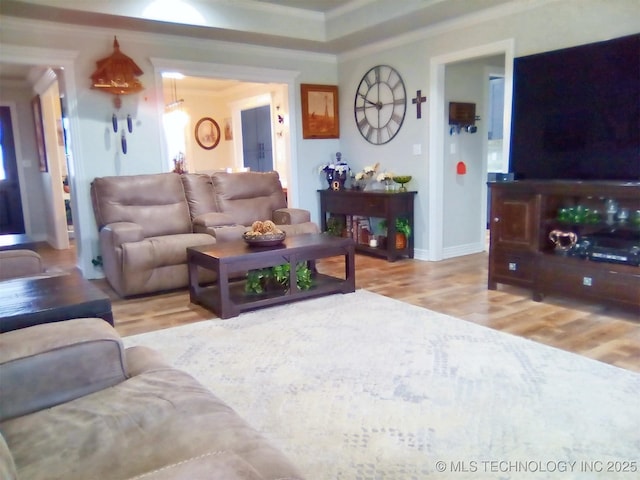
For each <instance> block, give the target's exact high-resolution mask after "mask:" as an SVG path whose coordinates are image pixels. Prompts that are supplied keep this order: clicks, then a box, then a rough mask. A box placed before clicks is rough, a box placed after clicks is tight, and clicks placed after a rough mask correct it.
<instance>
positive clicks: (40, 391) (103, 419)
mask: <svg viewBox="0 0 640 480" xmlns="http://www.w3.org/2000/svg"><path fill="white" fill-rule="evenodd" d="M223 373H224V372H221V374H223ZM0 379H1V382H0V383H1V388H0V433H1V435H0V478H1V479H3V480H5V479H6V480H17V479H23V480H89V479H95V480H125V479H129V480H134V479H139V480H142V479H145V480H173V479H175V480H178V479H207V480H215V479H219V480H236V479H237V480H240V479H243V480H285V479H290V480H295V479H301V478H302V477H301V475H300V473H299V472H298V471H297V469H296V468H295V467H294V466H293V464H292V463H291V462H290V461H289V460H288V459H287V458H286V457H285V456H284V455H283V453H282V452H281V451H280V450H279V449H278V448H276V446H275V445H273V444H272V442H271V441H269V440H268V439H267V438H266V437H265V436H263V435H262V434H260V433H259V432H257V431H256V430H255V429H253V428H252V427H251V426H249V425H248V424H247V423H246V422H245V421H244V420H243V419H242V418H240V416H239V415H238V414H237V413H236V412H235V411H234V410H233V409H232V408H231V407H230V406H228V405H227V404H225V403H224V402H223V401H222V400H220V399H219V398H218V397H216V396H215V395H214V393H212V392H211V391H209V390H208V389H207V388H205V387H204V386H203V385H202V384H200V383H199V382H198V381H196V380H195V379H194V378H193V377H191V376H190V375H188V374H187V373H185V372H183V371H181V370H179V369H176V368H174V367H171V366H169V365H168V364H166V363H164V362H163V361H162V359H161V358H160V356H159V354H158V353H157V352H155V351H154V350H152V349H149V348H146V347H141V346H137V347H130V348H126V349H125V348H124V346H123V343H122V340H121V339H120V337H119V336H118V335H117V333H116V332H115V330H114V329H113V327H111V326H110V325H109V324H107V322H105V321H103V320H101V319H96V318H83V319H75V320H67V321H63V322H55V323H45V324H41V325H36V326H33V327H28V328H23V329H19V330H14V331H12V332H7V333H3V334H1V335H0ZM247 394H248V395H250V394H253V395H259V394H260V393H259V392H256V391H254V392H251V391H247Z"/></svg>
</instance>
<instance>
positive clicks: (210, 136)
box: [195, 117, 220, 150]
mask: <svg viewBox="0 0 640 480" xmlns="http://www.w3.org/2000/svg"><path fill="white" fill-rule="evenodd" d="M195 136H196V142H197V143H198V145H200V147H201V148H204V149H205V150H213V149H214V148H215V147H216V146H217V145H218V143H220V126H219V125H218V122H216V121H215V120H214V119H213V118H211V117H205V118H201V119H200V120H198V123H196V131H195Z"/></svg>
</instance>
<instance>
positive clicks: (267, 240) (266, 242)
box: [242, 232, 287, 247]
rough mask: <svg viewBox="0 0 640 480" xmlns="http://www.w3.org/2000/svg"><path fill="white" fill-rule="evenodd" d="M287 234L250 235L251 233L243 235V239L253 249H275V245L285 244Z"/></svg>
mask: <svg viewBox="0 0 640 480" xmlns="http://www.w3.org/2000/svg"><path fill="white" fill-rule="evenodd" d="M286 236H287V234H286V233H285V232H282V233H264V234H262V235H250V232H245V233H243V234H242V238H243V239H244V241H245V242H247V245H249V246H251V247H273V246H274V245H280V244H281V243H282V242H284V239H285V237H286Z"/></svg>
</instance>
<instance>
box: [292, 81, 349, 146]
mask: <svg viewBox="0 0 640 480" xmlns="http://www.w3.org/2000/svg"><path fill="white" fill-rule="evenodd" d="M300 94H301V96H302V102H301V103H302V138H340V120H339V118H338V87H337V86H335V85H310V84H306V83H303V84H301V85H300Z"/></svg>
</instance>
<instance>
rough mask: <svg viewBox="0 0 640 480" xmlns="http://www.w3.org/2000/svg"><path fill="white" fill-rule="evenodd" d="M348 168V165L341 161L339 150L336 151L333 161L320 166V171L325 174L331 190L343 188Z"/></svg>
mask: <svg viewBox="0 0 640 480" xmlns="http://www.w3.org/2000/svg"><path fill="white" fill-rule="evenodd" d="M350 170H351V169H350V168H349V165H348V164H347V163H346V162H344V161H342V154H341V153H340V152H337V153H336V161H335V162H334V163H330V164H328V165H323V166H322V167H320V172H321V173H322V172H323V173H324V174H325V178H326V179H327V183H328V184H329V189H331V190H344V184H345V182H346V181H347V177H348V176H349V172H350Z"/></svg>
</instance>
